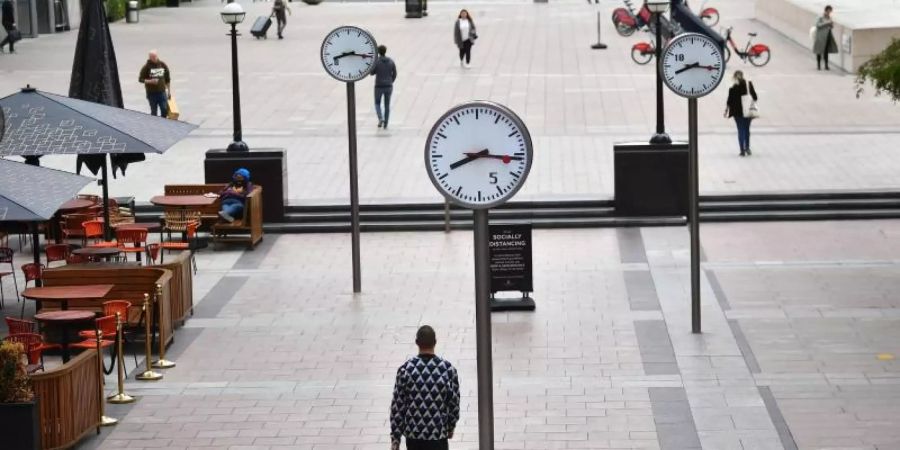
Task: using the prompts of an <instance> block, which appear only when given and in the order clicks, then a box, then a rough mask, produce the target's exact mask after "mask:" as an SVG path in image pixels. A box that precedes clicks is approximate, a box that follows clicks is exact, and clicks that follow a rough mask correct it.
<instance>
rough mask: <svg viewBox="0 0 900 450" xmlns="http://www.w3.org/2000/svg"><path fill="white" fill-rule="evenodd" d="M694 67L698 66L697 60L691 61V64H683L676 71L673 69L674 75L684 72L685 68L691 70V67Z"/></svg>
mask: <svg viewBox="0 0 900 450" xmlns="http://www.w3.org/2000/svg"><path fill="white" fill-rule="evenodd" d="M695 67H700V63H699V62H695V63H693V64H688V65H686V66H684V67H682V68H680V69H678V70H676V71H675V75H678V74H679V73H681V72H684V71H687V70H691V69H693V68H695Z"/></svg>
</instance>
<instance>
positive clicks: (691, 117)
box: [659, 33, 725, 333]
mask: <svg viewBox="0 0 900 450" xmlns="http://www.w3.org/2000/svg"><path fill="white" fill-rule="evenodd" d="M659 62H660V63H661V64H660V65H659V67H660V69H659V70H660V75H661V76H662V78H663V80H664V81H665V84H666V86H668V87H669V89H671V90H672V91H673V92H675V93H676V94H678V95H680V96H682V97H685V98H687V99H688V141H689V142H688V146H689V147H688V151H689V156H690V159H689V168H688V180H689V183H690V185H689V186H688V195H689V197H690V198H689V210H688V216H689V217H688V223H689V224H690V232H691V331H692V332H694V333H700V331H701V321H700V205H699V197H700V171H699V170H700V169H699V166H700V165H699V151H698V146H697V135H698V133H697V127H698V124H697V99H698V98H700V97H703V96H705V95H707V94H709V93H711V92H712V91H714V90H715V89H716V87H718V86H719V83H721V82H722V78H724V74H725V58H724V55H723V53H722V48H721V47H719V44H717V43H716V42H715V41H713V40H712V39H710V38H709V37H707V36H705V35H702V34H698V33H685V34H681V35H678V36H676V37H674V38H672V40H670V41H669V44H668V45H667V46H666V48H665V50H664V51H663V53H662V58H660V61H659Z"/></svg>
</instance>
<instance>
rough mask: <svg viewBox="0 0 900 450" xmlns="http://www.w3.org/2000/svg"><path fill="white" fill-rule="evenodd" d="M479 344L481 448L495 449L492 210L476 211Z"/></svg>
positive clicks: (477, 338) (476, 317)
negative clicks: (490, 211) (489, 247)
mask: <svg viewBox="0 0 900 450" xmlns="http://www.w3.org/2000/svg"><path fill="white" fill-rule="evenodd" d="M473 213H474V215H475V342H476V350H477V356H476V358H477V359H476V361H477V363H478V364H477V365H478V448H479V449H480V450H493V449H494V381H493V379H494V375H493V361H492V355H491V353H492V350H491V303H490V302H491V298H490V297H491V285H490V282H491V266H490V255H489V253H488V245H489V244H488V240H489V237H490V231H489V226H488V224H489V222H488V210H487V209H475V210H474V211H473Z"/></svg>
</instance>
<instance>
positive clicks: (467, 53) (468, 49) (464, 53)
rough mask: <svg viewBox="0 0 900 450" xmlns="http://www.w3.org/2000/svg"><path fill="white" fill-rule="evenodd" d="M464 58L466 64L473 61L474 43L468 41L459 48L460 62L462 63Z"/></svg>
mask: <svg viewBox="0 0 900 450" xmlns="http://www.w3.org/2000/svg"><path fill="white" fill-rule="evenodd" d="M463 58H465V59H466V64H468V63H469V61H471V60H472V41H470V40H468V39H466V40H465V41H463V43H462V45H460V46H459V60H460V61H462V60H463Z"/></svg>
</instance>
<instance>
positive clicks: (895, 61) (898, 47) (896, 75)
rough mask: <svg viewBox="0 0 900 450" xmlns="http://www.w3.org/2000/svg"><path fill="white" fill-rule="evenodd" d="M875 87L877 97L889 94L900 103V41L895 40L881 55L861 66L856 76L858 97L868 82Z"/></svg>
mask: <svg viewBox="0 0 900 450" xmlns="http://www.w3.org/2000/svg"><path fill="white" fill-rule="evenodd" d="M869 81H871V82H872V84H874V85H875V95H879V94H881V93H887V94H888V95H890V96H891V99H892V100H894V101H895V102H897V101H900V39H894V40H893V42H891V44H890V45H888V46H887V48H885V49H884V50H883V51H882V52H881V53H879V54H877V55H875V56H874V57H872V59H870V60H869V61H868V62H867V63H865V64H863V65H862V66H860V68H859V71H858V72H857V74H856V96H857V97H859V95H860V94H861V93H862V91H863V87H864V86H865V85H866V83H867V82H869Z"/></svg>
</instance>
